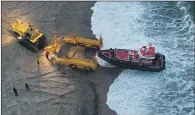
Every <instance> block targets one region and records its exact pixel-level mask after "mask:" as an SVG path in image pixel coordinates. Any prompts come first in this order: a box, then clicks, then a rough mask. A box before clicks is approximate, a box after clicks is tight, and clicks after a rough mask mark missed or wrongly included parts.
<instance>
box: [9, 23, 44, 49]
mask: <svg viewBox="0 0 195 115" xmlns="http://www.w3.org/2000/svg"><path fill="white" fill-rule="evenodd" d="M11 27H12V31H13V33H14V34H15V35H16V37H17V39H18V41H19V43H20V44H21V45H22V46H24V47H26V48H27V49H29V50H31V51H32V52H38V51H39V50H41V49H43V48H44V47H45V46H47V43H48V42H47V39H46V37H45V36H44V35H43V33H41V32H39V31H38V30H37V29H36V28H34V27H32V25H31V24H30V23H28V26H27V25H25V24H23V23H21V21H20V20H16V21H15V23H14V24H11Z"/></svg>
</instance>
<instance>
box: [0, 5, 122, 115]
mask: <svg viewBox="0 0 195 115" xmlns="http://www.w3.org/2000/svg"><path fill="white" fill-rule="evenodd" d="M94 3H95V2H2V38H1V48H2V81H1V83H2V115H115V112H114V111H112V110H110V109H109V108H108V106H107V105H106V99H107V95H106V94H107V92H108V88H109V86H110V85H111V84H112V83H113V81H114V79H115V78H116V77H117V76H118V74H119V73H120V72H121V70H120V69H119V68H103V67H98V68H97V70H96V71H95V72H93V73H84V72H82V71H78V70H71V69H70V68H68V67H66V66H64V65H58V66H57V65H52V64H50V63H49V62H48V61H47V60H46V58H45V54H44V52H40V53H39V54H38V55H39V57H40V60H41V63H40V66H39V67H38V65H37V64H36V58H35V55H36V54H34V53H32V52H30V51H28V50H27V49H26V48H23V47H22V46H20V45H19V44H18V42H17V41H16V39H15V38H14V37H13V36H12V35H11V34H10V31H9V30H10V29H11V28H10V27H9V24H8V22H11V20H13V19H14V18H19V19H22V20H24V22H25V21H27V22H29V21H30V22H31V23H32V24H33V25H34V26H36V27H37V28H38V29H39V30H40V31H41V32H43V33H44V34H45V35H46V37H47V38H48V39H49V41H50V42H51V39H52V37H53V35H54V34H57V35H59V36H70V35H72V32H73V31H76V32H77V35H78V36H80V37H87V38H91V39H94V35H92V31H91V15H92V13H93V12H92V10H90V8H91V7H92V6H93V5H94ZM66 47H67V46H63V48H64V49H66ZM92 54H94V53H92ZM62 55H64V53H63V54H62ZM24 83H28V84H29V86H30V88H31V90H30V91H28V92H26V91H25V85H24ZM13 87H16V88H17V90H18V93H19V96H18V97H15V96H14V93H13V92H12V88H13Z"/></svg>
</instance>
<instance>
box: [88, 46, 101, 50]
mask: <svg viewBox="0 0 195 115" xmlns="http://www.w3.org/2000/svg"><path fill="white" fill-rule="evenodd" d="M90 48H92V49H93V50H96V51H97V50H100V48H99V47H98V46H96V45H94V46H91V47H90Z"/></svg>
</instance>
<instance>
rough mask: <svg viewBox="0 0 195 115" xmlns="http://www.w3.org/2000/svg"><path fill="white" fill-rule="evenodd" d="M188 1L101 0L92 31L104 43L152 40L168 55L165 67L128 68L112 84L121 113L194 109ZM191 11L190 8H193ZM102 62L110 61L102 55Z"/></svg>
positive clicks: (112, 101)
mask: <svg viewBox="0 0 195 115" xmlns="http://www.w3.org/2000/svg"><path fill="white" fill-rule="evenodd" d="M191 4H192V2H191V3H189V2H96V3H95V6H94V7H92V10H93V12H94V13H93V15H92V19H91V21H92V31H93V33H94V34H95V35H96V37H97V38H99V37H100V36H102V37H103V43H104V45H103V48H102V49H108V48H125V49H135V50H136V49H139V48H140V47H142V46H143V45H148V44H149V43H152V44H154V45H155V46H156V52H159V53H162V54H164V55H165V57H166V69H165V70H164V71H162V72H158V73H153V72H142V71H138V70H130V69H126V70H124V71H123V72H122V73H121V74H120V75H119V76H118V77H117V78H116V79H115V81H114V83H113V84H112V85H111V86H110V89H109V92H108V94H107V104H108V106H109V107H110V108H111V109H113V110H115V111H116V112H117V114H118V115H194V93H193V90H194V33H195V28H194V26H195V25H194V22H193V18H192V15H191V14H194V10H191V6H192V5H191ZM189 11H191V12H189ZM98 62H99V63H100V65H101V66H109V67H112V66H110V64H109V65H108V63H105V62H103V61H102V60H101V59H98Z"/></svg>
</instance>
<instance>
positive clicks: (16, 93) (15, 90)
mask: <svg viewBox="0 0 195 115" xmlns="http://www.w3.org/2000/svg"><path fill="white" fill-rule="evenodd" d="M13 92H14V94H15V96H18V92H17V89H16V88H15V87H14V88H13Z"/></svg>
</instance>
